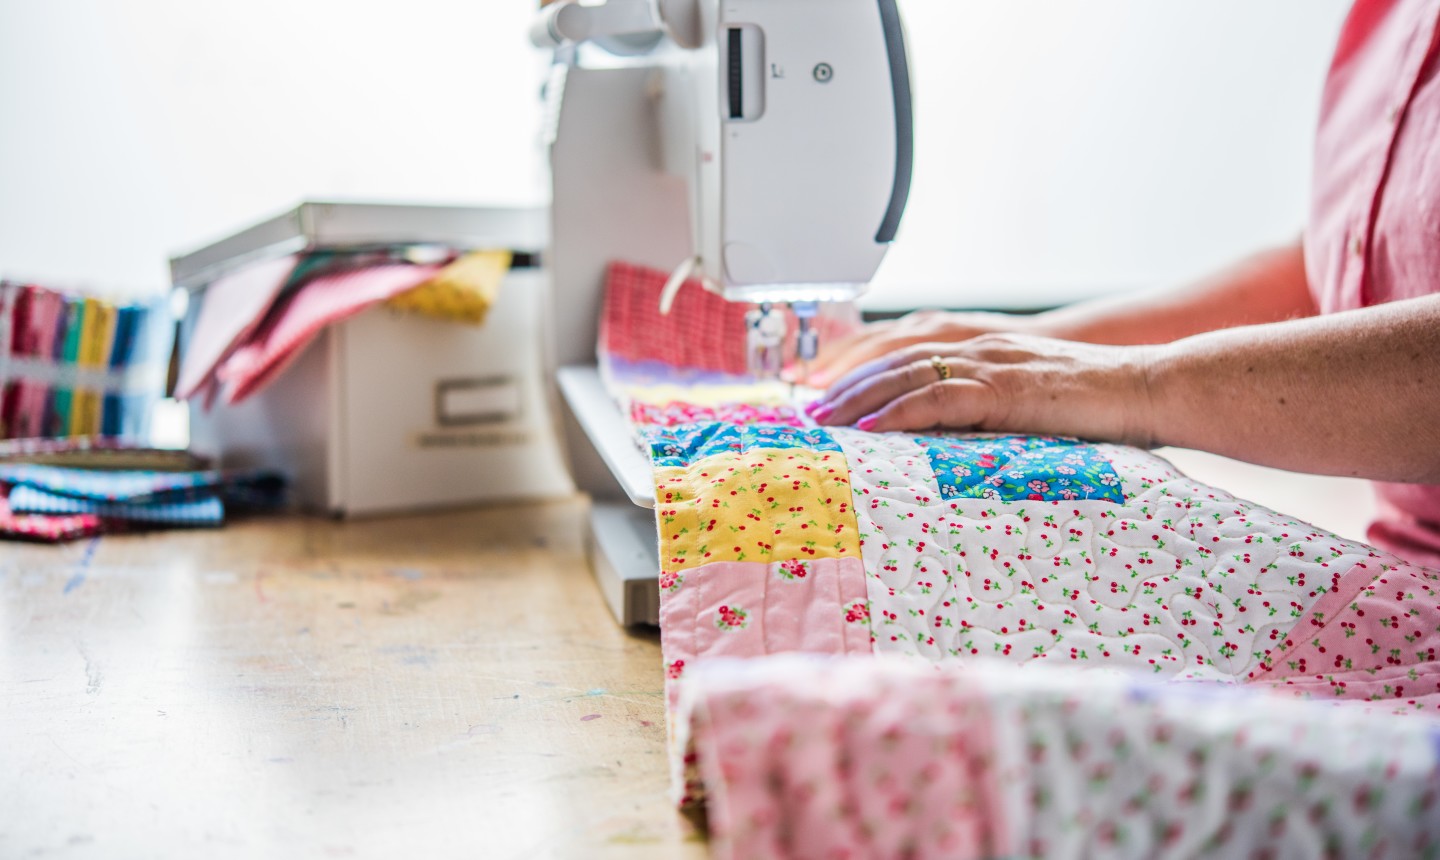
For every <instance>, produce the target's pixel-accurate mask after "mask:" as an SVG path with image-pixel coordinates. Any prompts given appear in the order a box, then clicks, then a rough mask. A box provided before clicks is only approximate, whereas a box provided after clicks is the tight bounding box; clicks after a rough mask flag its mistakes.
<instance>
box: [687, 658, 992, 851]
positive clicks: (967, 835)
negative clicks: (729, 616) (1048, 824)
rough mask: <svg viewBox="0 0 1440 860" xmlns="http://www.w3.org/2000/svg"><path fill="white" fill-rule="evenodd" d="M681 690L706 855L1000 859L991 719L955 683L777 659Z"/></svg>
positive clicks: (726, 670) (730, 668) (719, 673)
mask: <svg viewBox="0 0 1440 860" xmlns="http://www.w3.org/2000/svg"><path fill="white" fill-rule="evenodd" d="M687 683H689V684H691V685H692V689H693V690H694V691H695V692H696V694H697V697H696V698H695V699H694V700H692V702H693V703H692V704H691V710H690V712H689V713H688V714H686V715H685V716H686V717H688V718H689V720H690V721H691V726H692V728H693V734H692V737H693V739H694V752H695V757H696V764H697V767H698V770H699V772H700V774H701V775H702V776H703V780H704V784H705V786H706V788H707V789H708V790H709V794H708V812H709V819H708V820H709V824H710V832H711V849H712V855H713V856H715V857H717V858H746V857H795V858H802V857H917V858H918V857H958V858H975V860H979V858H984V857H991V856H1009V855H1010V853H1011V846H1010V845H1009V844H1008V842H1007V827H1006V810H1005V805H1004V800H1003V795H1002V792H1001V791H1000V789H999V786H998V783H997V781H996V770H995V766H994V764H995V763H994V758H993V755H992V750H994V749H995V747H996V744H997V741H998V739H997V738H996V736H995V732H994V730H993V725H992V724H993V717H992V714H991V711H990V708H989V707H988V705H987V701H986V693H985V690H984V688H983V686H980V685H978V684H970V683H968V679H967V678H966V677H965V676H963V675H946V674H942V673H939V672H933V671H931V670H929V669H928V668H920V667H917V666H916V665H915V664H909V665H906V666H903V667H902V665H901V664H898V663H895V662H891V661H884V660H880V661H874V662H870V661H865V662H855V661H833V662H832V661H823V660H822V661H813V662H811V661H803V662H802V661H798V660H795V659H793V658H780V659H779V660H778V661H766V662H765V663H764V664H753V663H752V664H748V665H746V666H744V667H740V666H734V665H727V664H724V663H717V664H711V665H709V666H707V667H706V668H705V669H704V670H702V671H701V673H699V674H698V675H697V676H696V677H695V679H692V680H691V681H690V682H687Z"/></svg>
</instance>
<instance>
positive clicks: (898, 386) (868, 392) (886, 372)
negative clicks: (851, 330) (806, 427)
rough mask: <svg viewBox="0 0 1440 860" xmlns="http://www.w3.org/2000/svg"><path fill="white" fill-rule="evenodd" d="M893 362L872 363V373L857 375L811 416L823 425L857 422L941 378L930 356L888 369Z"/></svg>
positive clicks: (887, 360) (888, 360)
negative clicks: (852, 382)
mask: <svg viewBox="0 0 1440 860" xmlns="http://www.w3.org/2000/svg"><path fill="white" fill-rule="evenodd" d="M890 361H891V360H890V359H886V360H884V361H883V362H872V364H873V365H875V366H874V367H873V368H872V369H871V370H870V371H869V372H868V373H866V374H865V375H863V376H860V377H857V379H856V381H855V382H854V384H852V385H850V386H849V387H847V388H845V389H844V390H843V391H841V392H840V393H839V394H837V395H835V396H834V397H831V398H828V399H826V400H825V401H823V402H822V403H821V405H820V406H819V407H818V408H816V409H815V410H813V411H812V412H811V413H810V416H811V417H812V418H814V419H815V421H816V422H817V423H820V424H832V425H835V424H853V423H854V422H855V421H856V420H858V419H860V418H863V417H865V416H866V415H869V414H870V413H872V412H875V411H876V410H878V409H880V408H881V407H882V406H884V405H885V404H887V403H889V402H890V401H892V400H894V399H896V398H898V397H901V396H902V395H905V394H908V393H909V392H911V391H915V390H917V389H920V388H924V387H925V386H927V385H930V384H932V383H935V382H939V381H940V379H941V376H940V373H939V371H938V370H936V368H935V365H934V363H933V362H931V360H930V359H929V358H928V357H927V358H925V359H924V360H912V361H908V362H906V363H904V364H901V365H899V366H895V367H888V368H887V367H886V366H885V365H886V364H889V363H890ZM866 367H870V365H867V366H866ZM947 367H948V365H947ZM856 373H859V371H858V370H857V371H856Z"/></svg>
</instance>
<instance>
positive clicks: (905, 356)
mask: <svg viewBox="0 0 1440 860" xmlns="http://www.w3.org/2000/svg"><path fill="white" fill-rule="evenodd" d="M951 349H953V347H949V346H948V345H946V344H940V343H928V344H919V345H916V346H910V347H906V348H904V349H896V350H894V351H892V352H889V353H887V354H885V355H882V356H880V357H878V358H875V359H873V360H871V361H868V362H866V363H864V364H862V365H860V366H859V367H856V368H855V369H854V370H852V371H850V372H849V373H847V374H845V375H844V376H842V377H841V378H839V379H837V380H836V381H835V382H834V383H833V384H831V386H830V388H829V389H828V390H827V391H826V392H825V396H824V397H822V398H821V402H822V403H825V404H827V405H834V403H835V402H836V401H838V400H839V399H840V398H842V397H844V396H845V395H846V394H848V393H849V392H850V390H851V389H853V388H855V387H856V386H858V385H860V384H861V383H863V382H865V381H866V380H868V379H869V378H870V377H872V376H875V375H877V374H881V373H885V372H887V371H890V370H895V369H897V368H900V367H905V366H907V365H910V364H914V363H916V362H918V361H922V360H923V361H925V362H926V363H927V364H928V363H929V360H930V357H931V356H933V355H936V354H937V353H938V352H940V351H948V350H951ZM930 376H931V378H930V379H925V380H923V381H924V382H934V381H935V380H936V379H939V374H938V373H936V371H935V368H934V366H933V365H932V366H931V368H930ZM918 382H919V380H917V384H918Z"/></svg>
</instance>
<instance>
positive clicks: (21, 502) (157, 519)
mask: <svg viewBox="0 0 1440 860" xmlns="http://www.w3.org/2000/svg"><path fill="white" fill-rule="evenodd" d="M10 508H11V510H13V511H14V512H16V513H27V514H90V515H94V516H97V517H100V518H102V519H114V520H126V521H129V522H135V523H157V524H165V525H173V526H219V525H223V524H224V522H225V508H224V505H222V504H221V502H220V499H219V497H218V496H211V497H210V498H207V499H197V500H195V501H189V502H176V503H173V504H152V505H144V504H133V503H129V502H99V501H93V500H90V499H73V498H67V497H65V496H57V495H55V494H54V493H47V492H45V491H43V490H37V489H35V488H33V487H16V488H14V489H13V490H11V491H10Z"/></svg>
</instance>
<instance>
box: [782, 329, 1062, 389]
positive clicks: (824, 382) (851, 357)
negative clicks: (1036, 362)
mask: <svg viewBox="0 0 1440 860" xmlns="http://www.w3.org/2000/svg"><path fill="white" fill-rule="evenodd" d="M1036 319H1037V318H1036V317H1029V316H1016V315H1012V314H996V313H954V312H950V311H936V310H928V311H916V312H914V313H912V314H906V315H905V316H903V317H900V318H899V319H893V320H884V321H882V322H875V323H870V324H868V325H865V326H862V327H861V328H859V329H857V330H856V331H855V332H853V333H851V334H849V335H847V336H845V337H842V338H839V339H837V340H835V341H833V342H823V341H822V342H821V344H820V354H819V355H817V356H816V357H815V359H814V360H813V361H812V362H811V363H810V368H809V372H808V374H807V375H806V377H805V378H804V379H800V380H796V381H797V382H803V383H805V384H806V385H809V386H812V387H814V388H826V387H829V386H830V385H832V384H834V382H835V380H837V379H839V378H840V377H841V376H844V375H845V374H846V373H849V372H850V371H852V370H854V369H855V368H857V367H859V366H860V365H862V364H864V363H865V362H867V361H872V360H874V359H877V358H880V357H882V356H887V355H890V354H891V353H893V352H895V351H896V350H898V349H901V348H903V347H907V346H913V345H915V344H917V343H956V342H959V341H963V340H968V339H970V338H972V337H976V336H977V335H982V334H990V333H999V332H1009V333H1022V332H1030V331H1031V330H1032V329H1033V328H1034V325H1035V321H1036Z"/></svg>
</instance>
